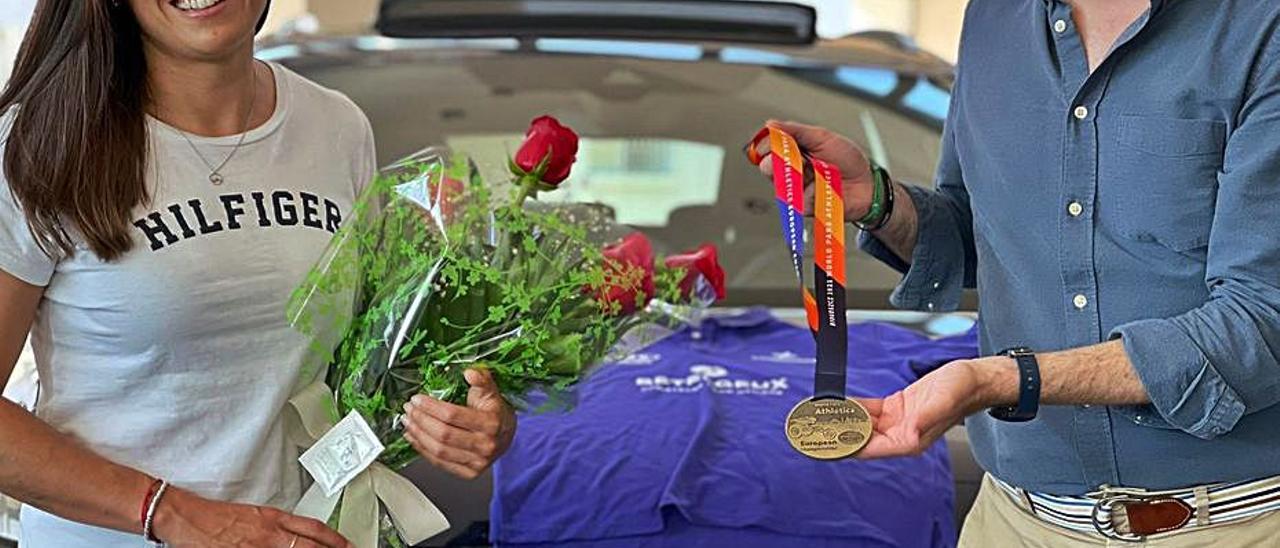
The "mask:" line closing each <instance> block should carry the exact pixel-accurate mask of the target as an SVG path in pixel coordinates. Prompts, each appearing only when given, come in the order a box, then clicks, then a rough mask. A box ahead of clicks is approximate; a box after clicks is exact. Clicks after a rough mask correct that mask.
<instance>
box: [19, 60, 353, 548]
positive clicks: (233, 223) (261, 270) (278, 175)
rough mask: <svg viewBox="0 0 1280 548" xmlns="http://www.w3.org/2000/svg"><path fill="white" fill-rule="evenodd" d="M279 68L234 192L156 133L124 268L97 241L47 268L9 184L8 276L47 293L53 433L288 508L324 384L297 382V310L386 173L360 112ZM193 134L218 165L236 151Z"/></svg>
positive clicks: (233, 165) (112, 537)
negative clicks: (301, 445)
mask: <svg viewBox="0 0 1280 548" xmlns="http://www.w3.org/2000/svg"><path fill="white" fill-rule="evenodd" d="M271 68H272V71H273V72H274V74H275V81H276V89H277V105H276V111H275V113H274V115H273V116H272V117H271V119H270V120H269V121H268V122H267V123H266V124H264V125H262V126H260V127H258V128H255V129H252V130H250V131H249V132H248V134H247V135H246V136H245V139H244V144H243V145H242V147H241V148H240V150H239V151H238V152H236V154H235V156H234V157H233V158H232V159H231V161H230V162H229V163H228V164H227V165H226V167H225V168H223V170H222V174H223V175H224V177H225V182H224V183H223V184H222V185H221V186H215V185H213V184H211V183H210V182H209V178H208V177H209V169H208V168H207V167H206V166H205V164H204V162H202V161H201V159H200V157H199V156H197V154H196V152H195V151H194V150H192V146H191V145H190V144H189V143H188V142H187V141H186V140H184V139H183V137H182V135H181V134H180V133H178V131H177V130H176V129H174V128H172V127H170V126H168V125H165V124H164V123H162V122H160V121H158V120H155V119H149V120H148V124H149V133H150V137H149V138H150V139H151V143H150V144H151V148H150V162H149V167H148V181H147V182H148V184H149V185H150V186H151V188H152V199H151V203H150V204H147V205H145V206H142V207H139V208H138V209H137V210H136V213H135V215H134V219H135V220H134V221H133V223H132V226H131V227H130V232H131V233H132V235H133V239H134V242H135V244H134V248H133V250H132V251H130V252H129V253H128V254H126V255H125V256H123V257H122V258H120V259H119V260H118V261H115V262H111V263H104V262H102V261H100V260H99V259H98V258H97V257H96V256H95V255H94V254H93V253H92V252H90V251H89V250H88V249H87V248H86V247H84V246H83V245H80V246H78V247H77V249H76V253H75V254H74V255H73V256H70V257H66V258H62V259H60V260H51V259H50V258H49V257H47V256H46V255H45V254H43V253H42V252H41V251H40V250H39V249H38V248H37V247H36V245H35V243H34V241H33V239H32V237H31V235H30V233H29V232H28V230H27V226H26V221H25V219H24V216H23V214H22V211H21V209H20V208H19V207H18V205H17V204H16V203H15V202H14V199H13V197H12V195H11V193H10V192H9V188H8V184H7V183H4V184H0V269H2V270H4V271H6V272H8V273H10V274H12V275H14V276H16V277H18V278H20V279H22V280H24V281H26V282H29V283H31V284H35V285H40V286H47V287H46V289H45V293H44V299H43V301H42V302H41V303H40V306H39V311H38V313H37V317H36V322H35V325H34V327H33V328H32V334H31V335H32V346H33V348H34V350H35V356H36V363H37V367H38V370H39V377H40V383H41V391H40V398H39V401H38V404H37V407H36V414H37V415H38V416H39V417H40V418H41V419H43V420H44V421H45V422H47V423H49V424H50V425H52V426H53V427H55V428H57V429H58V430H60V431H62V432H64V433H66V434H68V435H70V436H72V437H73V438H75V439H76V440H78V441H80V442H82V443H83V444H85V445H86V446H88V447H89V448H91V449H92V450H93V451H95V452H97V453H98V454H99V455H102V456H104V457H106V458H108V459H111V460H113V461H115V462H118V463H121V464H124V465H128V466H131V467H135V468H137V469H139V470H142V471H144V472H146V473H148V474H151V475H153V476H155V477H159V478H165V479H167V480H169V481H171V482H172V483H173V484H174V485H177V486H180V487H183V488H185V489H189V490H191V491H194V492H196V493H198V494H200V495H203V496H206V497H210V498H214V499H219V500H228V501H237V502H246V503H254V504H263V505H270V506H276V507H281V508H289V507H290V506H291V505H292V504H293V503H295V502H296V500H297V499H298V498H299V496H300V489H301V483H302V476H301V472H300V470H301V469H300V468H299V466H298V465H297V463H296V458H297V451H296V449H295V448H294V447H292V446H291V444H290V443H289V442H288V440H287V439H286V436H285V432H284V427H283V424H284V417H285V416H286V415H285V408H286V402H287V401H288V399H289V397H290V395H291V393H292V392H293V391H294V390H295V388H297V387H298V386H300V385H302V384H304V383H305V382H308V381H310V380H311V379H300V378H299V376H300V375H301V370H302V366H303V364H302V362H303V356H304V355H305V350H306V347H307V340H306V339H305V338H304V337H303V336H302V335H300V334H299V333H297V332H295V331H294V330H293V329H291V328H290V326H289V325H288V324H287V322H286V320H285V306H286V302H287V301H288V299H289V295H290V293H291V292H292V290H293V289H294V288H295V287H296V286H297V285H299V283H301V282H302V280H303V278H304V277H305V275H306V273H307V271H308V270H309V269H310V268H311V267H312V265H313V264H314V263H315V262H316V260H317V259H318V258H319V257H320V255H321V254H322V253H323V251H324V248H325V246H326V245H327V243H328V242H329V239H330V237H331V236H332V235H333V233H334V231H335V230H337V228H338V227H339V226H340V225H341V223H342V220H343V218H345V216H346V215H348V214H349V213H350V212H351V209H352V204H353V202H354V201H355V197H356V195H357V194H358V192H359V190H360V189H361V188H362V187H363V186H364V185H365V184H366V183H367V182H368V181H369V180H370V178H371V177H372V175H373V173H374V171H375V166H376V164H375V162H376V160H375V158H374V145H373V133H372V131H371V129H370V127H369V123H368V120H367V119H366V118H365V116H364V114H363V113H361V112H360V110H359V108H357V107H356V105H355V104H354V103H352V102H351V101H350V100H349V99H347V98H346V97H344V96H343V95H341V94H339V93H337V92H335V91H331V90H328V89H325V88H322V87H320V86H319V85H317V84H314V83H312V82H310V81H308V80H306V79H304V78H302V77H301V76H299V75H297V74H295V73H294V72H292V71H290V70H288V69H286V68H284V67H281V66H279V65H271ZM7 125H8V124H5V126H6V128H5V131H6V133H7ZM190 138H191V140H192V141H193V142H194V143H195V146H196V147H198V148H199V151H200V154H203V155H204V157H205V158H207V159H208V160H209V161H210V162H213V163H214V165H216V163H217V162H220V161H221V159H222V158H224V157H225V156H226V155H227V154H228V153H229V152H230V151H231V150H232V148H233V146H234V145H235V143H236V142H237V141H238V140H239V137H238V136H231V137H220V138H199V137H195V136H191V137H190ZM2 182H3V180H2V179H0V183H2ZM72 234H73V237H74V232H73V233H72ZM48 464H49V466H58V463H57V462H56V460H54V461H52V462H49V463H48ZM67 472H68V473H74V471H71V470H68V471H67ZM139 504H141V501H139ZM21 525H22V537H23V545H25V546H33V547H38V548H64V547H65V548H73V547H74V548H83V547H86V546H94V547H99V546H102V547H116V546H125V547H133V546H139V547H141V546H147V545H148V544H147V543H144V542H143V541H142V539H141V538H139V537H138V536H136V535H130V534H125V533H120V532H115V531H109V530H106V529H101V528H96V527H91V526H87V525H82V524H78V523H74V522H70V521H67V520H63V519H61V518H58V517H56V516H53V515H50V514H47V513H45V512H42V511H40V510H38V509H35V508H31V507H27V508H24V509H23V512H22V521H21Z"/></svg>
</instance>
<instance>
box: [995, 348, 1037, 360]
mask: <svg viewBox="0 0 1280 548" xmlns="http://www.w3.org/2000/svg"><path fill="white" fill-rule="evenodd" d="M1031 354H1035V351H1033V350H1031V349H1030V348H1027V347H1025V346H1015V347H1013V348H1008V349H1005V350H1003V351H1001V352H1000V355H1001V356H1009V357H1011V358H1012V357H1017V356H1029V355H1031Z"/></svg>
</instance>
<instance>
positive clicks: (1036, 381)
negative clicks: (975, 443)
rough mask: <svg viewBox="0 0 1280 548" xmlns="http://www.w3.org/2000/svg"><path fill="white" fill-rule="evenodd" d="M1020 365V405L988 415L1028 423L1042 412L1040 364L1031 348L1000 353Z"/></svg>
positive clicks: (991, 411)
mask: <svg viewBox="0 0 1280 548" xmlns="http://www.w3.org/2000/svg"><path fill="white" fill-rule="evenodd" d="M1000 355H1001V356H1007V357H1010V358H1013V359H1014V361H1016V362H1017V363H1018V404H1017V405H1014V406H1002V407H993V408H991V410H990V411H988V413H990V414H991V416H992V417H995V418H996V419H998V420H1002V421H1006V422H1026V421H1029V420H1031V419H1034V418H1036V413H1038V412H1039V411H1040V363H1039V362H1037V361H1036V354H1035V352H1033V351H1032V350H1031V349H1030V348H1026V347H1017V348H1010V349H1008V350H1005V351H1003V352H1000Z"/></svg>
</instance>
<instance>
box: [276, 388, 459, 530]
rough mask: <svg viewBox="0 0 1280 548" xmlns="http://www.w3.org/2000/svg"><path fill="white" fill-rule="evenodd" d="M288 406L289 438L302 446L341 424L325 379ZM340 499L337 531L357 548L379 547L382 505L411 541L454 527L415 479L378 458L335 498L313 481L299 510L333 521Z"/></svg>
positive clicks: (335, 495)
mask: <svg viewBox="0 0 1280 548" xmlns="http://www.w3.org/2000/svg"><path fill="white" fill-rule="evenodd" d="M289 406H290V408H291V409H293V411H294V413H291V414H290V420H289V424H288V429H289V438H290V439H291V440H292V441H293V442H294V443H296V444H298V446H299V447H304V448H305V447H311V446H312V445H314V444H315V443H316V441H318V440H319V439H320V437H321V436H324V434H325V433H326V432H328V431H329V429H330V428H333V426H334V424H336V423H337V417H338V406H337V402H335V401H334V399H333V390H332V389H330V388H329V386H328V385H326V384H325V383H324V382H323V381H318V382H316V383H314V384H312V385H310V386H308V387H306V388H304V389H303V390H302V391H301V392H299V393H298V394H297V395H296V396H294V397H293V398H292V399H290V400H289ZM339 499H341V500H342V510H341V512H339V514H338V533H340V534H342V536H344V537H346V538H347V540H349V541H351V543H352V544H355V545H356V546H357V547H358V548H377V546H378V533H379V530H380V527H379V523H378V522H379V517H380V516H379V504H381V505H382V506H385V507H386V509H387V513H388V514H389V515H390V516H391V522H392V523H393V524H395V527H396V531H397V532H399V533H400V538H402V539H404V540H405V542H407V543H408V544H409V545H410V546H413V545H416V544H418V543H420V542H422V541H424V540H427V539H429V538H431V537H433V536H435V535H437V534H439V533H441V532H443V531H446V530H448V529H449V520H448V519H446V518H445V517H444V514H443V513H442V512H441V511H440V509H439V508H436V505H435V504H433V503H432V502H431V499H429V498H427V496H426V495H425V494H423V493H422V491H420V490H419V489H418V487H417V486H415V485H414V484H413V482H410V481H409V480H408V479H405V477H404V476H401V475H400V474H397V473H395V472H394V471H392V470H391V469H390V468H387V466H386V465H384V464H382V463H380V462H376V461H375V462H374V463H373V464H371V465H369V467H368V468H366V469H365V470H364V471H363V472H361V473H360V475H358V476H356V477H355V479H353V480H351V482H350V483H348V484H347V485H346V487H344V488H342V490H340V491H339V492H337V493H334V495H333V496H331V497H330V496H326V495H325V493H324V489H323V488H321V486H320V485H319V484H318V483H315V484H312V485H311V488H309V489H307V492H306V493H305V494H303V495H302V500H300V501H298V506H297V508H295V509H294V513H295V514H297V515H299V516H305V517H309V518H314V519H317V520H320V521H322V522H328V521H329V517H330V516H332V515H333V510H334V508H336V507H337V505H338V500H339Z"/></svg>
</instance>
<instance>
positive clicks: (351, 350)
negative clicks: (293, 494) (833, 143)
mask: <svg viewBox="0 0 1280 548" xmlns="http://www.w3.org/2000/svg"><path fill="white" fill-rule="evenodd" d="M577 150H578V137H577V135H576V134H574V133H573V131H571V130H570V129H568V128H566V127H564V126H562V125H561V124H560V123H559V122H558V121H556V120H555V119H554V118H550V117H541V118H538V119H536V120H534V121H533V124H532V125H531V127H530V128H529V131H528V132H527V134H526V138H525V141H524V143H523V144H522V145H521V147H520V149H519V151H518V152H517V154H516V155H515V156H514V158H512V159H511V160H510V166H509V168H510V171H511V174H512V182H513V183H514V188H513V189H512V190H511V192H510V194H509V195H510V199H509V200H503V199H502V198H503V197H504V196H503V194H505V193H502V192H495V191H494V189H493V188H492V187H490V186H489V185H487V184H486V183H485V181H484V180H483V178H482V177H481V176H480V174H479V170H478V169H477V167H476V166H475V164H474V163H473V162H471V161H470V160H469V159H467V158H466V157H465V156H462V155H460V154H453V153H450V152H448V151H445V150H442V149H426V150H424V151H423V152H420V153H418V154H416V155H414V156H412V157H410V158H408V159H406V160H404V161H401V162H399V163H397V164H396V165H394V166H392V167H390V168H388V169H386V170H384V171H383V172H382V173H381V174H380V175H379V176H378V177H377V178H376V180H375V181H374V183H373V184H372V185H370V187H369V188H368V189H367V190H366V191H365V192H364V193H363V195H362V196H361V197H360V199H359V200H358V203H357V205H356V207H355V210H354V214H353V215H351V217H350V218H349V219H348V220H347V222H346V223H345V224H344V226H343V227H342V229H341V230H340V231H339V232H338V234H337V235H335V237H334V240H333V242H332V243H331V244H330V247H329V249H328V250H327V251H326V253H325V255H324V256H323V258H322V259H321V261H320V262H319V263H318V264H317V266H316V267H315V268H314V269H313V270H312V272H311V273H310V274H309V275H308V278H307V280H306V281H305V283H303V284H302V285H301V286H300V287H299V288H298V289H297V290H296V291H295V293H294V295H293V298H292V299H291V302H290V305H289V311H288V314H289V318H290V321H291V323H292V324H293V325H294V326H295V327H296V328H298V329H299V330H300V331H302V332H303V333H305V334H307V335H309V336H310V337H311V338H312V340H313V349H312V354H311V356H310V358H309V360H308V363H309V364H311V365H312V366H313V367H315V368H316V370H315V371H313V372H311V374H307V372H304V375H303V378H305V379H311V378H321V379H322V380H319V381H316V382H315V383H314V384H311V385H309V386H307V387H305V388H304V389H302V390H301V391H299V393H298V395H297V396H296V397H295V398H294V399H293V400H292V401H291V404H292V405H293V408H294V410H295V411H296V420H295V421H294V422H295V423H296V426H295V427H293V428H291V433H292V434H293V435H294V437H295V439H296V441H297V442H298V443H299V445H302V446H305V447H310V449H309V450H308V451H307V453H305V454H304V455H303V458H302V459H301V460H302V461H303V464H304V466H306V467H307V469H308V471H310V472H311V473H312V476H313V477H315V478H316V480H317V482H316V486H314V487H313V488H312V490H311V491H309V492H308V493H307V495H305V496H304V498H303V501H302V503H301V504H300V506H299V513H303V514H305V515H311V516H312V517H317V518H319V519H322V520H328V519H329V518H330V517H331V516H333V515H334V513H335V510H336V509H337V508H338V507H340V508H341V509H340V510H339V511H337V516H336V518H335V519H336V521H331V523H334V524H335V525H336V526H337V528H338V530H339V531H340V532H342V533H343V534H344V535H346V536H347V537H348V538H349V539H351V540H352V542H354V543H355V544H356V545H357V546H361V547H362V548H364V547H372V546H375V545H380V546H403V545H406V544H404V543H407V545H413V544H415V543H417V542H420V541H422V540H425V538H427V537H429V536H431V535H434V534H435V533H438V532H439V531H441V530H443V529H445V528H447V527H448V524H447V521H446V520H445V519H444V517H443V516H442V515H440V513H439V511H438V510H436V509H435V507H434V505H432V504H431V503H430V501H429V500H428V499H426V497H425V496H423V495H422V494H421V493H420V492H418V491H417V490H416V489H415V488H413V486H412V484H408V482H407V480H404V479H403V478H401V477H400V476H399V475H397V474H395V473H394V471H395V470H398V469H400V468H402V467H404V466H405V465H407V464H408V463H410V462H411V461H412V460H414V458H416V456H417V454H416V453H415V452H414V450H413V448H412V447H411V446H410V445H409V443H408V441H406V440H405V439H404V438H403V437H402V436H401V431H400V424H399V420H400V414H401V413H402V410H401V409H402V406H403V405H404V404H405V402H407V401H408V400H409V399H410V398H411V397H413V396H414V395H417V394H419V393H426V394H429V395H431V396H433V397H435V398H438V399H441V400H444V401H448V402H452V403H458V404H465V399H466V394H467V390H468V384H467V382H466V380H465V379H464V378H463V372H464V371H465V370H466V369H468V368H484V369H486V370H488V371H489V372H490V374H491V375H492V376H493V378H494V380H495V382H496V384H497V385H498V387H499V389H500V391H501V392H502V394H503V396H504V397H505V398H506V399H507V400H508V401H509V402H511V403H512V404H514V405H516V406H517V407H522V408H525V409H530V408H532V407H533V404H532V403H531V401H533V399H537V400H538V401H540V402H541V403H540V405H539V406H538V409H547V408H557V407H559V408H563V407H567V406H569V405H571V397H570V396H571V391H572V388H573V387H574V385H576V384H577V383H579V382H580V381H581V380H582V379H583V378H584V377H585V376H586V375H587V374H588V373H589V372H590V371H591V368H592V367H593V366H594V365H596V364H598V363H601V362H602V361H604V360H605V359H606V357H607V356H608V355H609V354H610V352H611V351H617V350H618V348H617V346H618V343H619V341H620V340H622V339H623V338H624V335H628V334H629V333H631V334H632V335H634V333H635V332H639V330H635V329H634V328H636V327H639V326H645V325H653V324H655V323H659V324H661V323H667V322H672V321H677V320H674V319H673V318H688V317H689V315H690V314H693V315H696V314H697V312H698V311H699V310H701V309H702V308H705V307H706V306H708V305H710V304H711V303H713V302H714V301H716V300H718V299H722V298H723V297H724V291H725V282H724V271H723V270H722V269H721V268H720V265H719V264H718V262H717V257H716V251H715V248H714V247H712V246H703V247H701V248H699V249H697V250H693V251H691V252H689V253H686V254H681V255H676V256H672V257H668V258H666V259H664V260H656V259H655V256H654V252H653V249H652V246H651V245H650V243H649V241H648V239H646V238H645V237H644V236H643V235H642V234H639V233H631V234H626V235H625V236H623V237H621V238H619V237H618V236H619V235H620V234H621V229H619V227H617V226H616V225H615V224H613V223H612V221H611V219H610V218H609V215H608V213H607V212H606V211H603V210H602V208H600V207H593V206H590V205H583V204H577V205H568V206H549V205H546V204H540V203H538V202H537V200H536V198H537V197H538V195H539V194H542V193H548V192H554V191H555V190H556V189H557V188H559V187H560V186H561V185H563V184H565V181H566V179H568V177H569V174H570V171H571V169H572V167H573V164H574V162H575V160H576V154H577ZM628 338H629V339H634V337H628ZM638 342H640V343H641V344H643V343H644V341H638ZM320 368H326V374H325V375H323V376H321V375H320V372H319V369H320ZM531 395H533V396H536V398H530V396H531ZM343 417H346V418H343ZM406 484H407V485H406ZM379 501H381V502H379Z"/></svg>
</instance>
